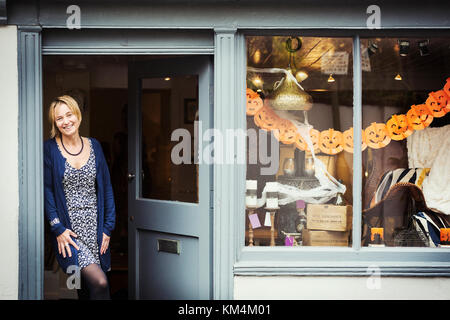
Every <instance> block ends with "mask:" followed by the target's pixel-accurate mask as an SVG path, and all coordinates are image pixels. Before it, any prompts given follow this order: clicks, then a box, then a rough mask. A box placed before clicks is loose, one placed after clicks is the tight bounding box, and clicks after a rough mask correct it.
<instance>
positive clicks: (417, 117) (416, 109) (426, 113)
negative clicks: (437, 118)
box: [406, 104, 433, 130]
mask: <svg viewBox="0 0 450 320" xmlns="http://www.w3.org/2000/svg"><path fill="white" fill-rule="evenodd" d="M406 119H407V121H408V125H409V127H410V128H413V129H414V130H422V129H424V128H426V127H428V126H429V125H430V123H431V122H432V121H433V115H432V114H431V111H430V110H429V109H428V107H427V106H426V105H425V104H419V105H412V106H411V109H409V111H408V112H407V113H406Z"/></svg>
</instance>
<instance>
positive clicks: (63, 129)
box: [54, 102, 81, 136]
mask: <svg viewBox="0 0 450 320" xmlns="http://www.w3.org/2000/svg"><path fill="white" fill-rule="evenodd" d="M54 112H55V125H56V127H57V128H58V130H59V132H60V133H61V134H62V135H63V136H72V135H74V134H78V128H79V127H80V123H81V121H80V119H78V117H77V116H76V114H75V112H74V111H73V110H71V109H70V108H69V107H68V106H67V104H65V103H63V102H61V103H59V104H57V105H56V106H55V111H54Z"/></svg>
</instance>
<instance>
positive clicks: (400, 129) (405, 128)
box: [386, 114, 414, 141]
mask: <svg viewBox="0 0 450 320" xmlns="http://www.w3.org/2000/svg"><path fill="white" fill-rule="evenodd" d="M386 128H387V130H388V132H389V136H390V137H391V139H392V140H396V141H399V140H403V139H405V138H406V137H409V136H410V135H411V134H412V133H413V131H414V130H413V129H412V128H410V126H409V124H408V119H407V118H406V115H404V114H400V115H395V114H394V115H393V116H392V117H391V118H390V119H389V120H388V122H387V123H386Z"/></svg>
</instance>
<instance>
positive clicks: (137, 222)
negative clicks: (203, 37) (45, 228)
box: [128, 56, 212, 299]
mask: <svg viewBox="0 0 450 320" xmlns="http://www.w3.org/2000/svg"><path fill="white" fill-rule="evenodd" d="M128 72H129V74H128V87H129V108H128V125H129V130H128V153H129V164H128V168H129V179H128V183H129V186H128V218H129V222H128V237H129V239H128V240H129V245H128V248H129V250H128V254H129V298H130V299H211V298H212V228H211V226H212V216H211V212H212V210H211V189H212V188H211V186H212V166H211V165H208V164H204V163H200V164H199V163H198V162H199V161H198V157H197V155H198V153H197V152H196V150H197V149H199V148H197V145H198V142H200V145H201V139H196V138H195V132H197V133H199V134H201V132H204V131H205V130H206V129H208V128H210V126H211V124H212V100H211V97H212V60H211V57H209V56H186V57H172V58H164V59H153V60H150V61H138V62H130V64H129V71H128ZM197 120H198V122H197ZM194 121H195V122H194ZM199 124H200V125H199ZM200 128H201V129H200ZM172 134H174V135H173V137H174V138H173V139H172ZM171 140H174V141H171ZM194 145H195V146H194ZM199 150H200V149H199ZM200 151H201V150H200ZM180 162H182V163H181V164H180Z"/></svg>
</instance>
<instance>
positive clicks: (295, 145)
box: [245, 36, 450, 248]
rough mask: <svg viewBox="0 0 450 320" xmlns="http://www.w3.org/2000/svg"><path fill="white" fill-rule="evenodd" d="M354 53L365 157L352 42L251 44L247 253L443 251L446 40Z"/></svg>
mask: <svg viewBox="0 0 450 320" xmlns="http://www.w3.org/2000/svg"><path fill="white" fill-rule="evenodd" d="M357 43H359V44H360V45H361V48H360V49H361V50H360V51H359V53H358V54H360V57H358V58H360V65H359V67H360V68H361V75H362V79H361V84H362V87H361V89H358V90H360V93H361V94H362V119H361V120H362V121H361V124H360V126H358V130H360V132H361V141H362V145H361V154H358V155H356V154H354V152H353V151H354V150H353V149H354V148H353V138H354V135H355V134H356V132H357V131H356V130H353V124H354V122H353V113H354V109H353V108H354V101H353V93H354V90H356V88H359V86H357V85H355V84H354V83H353V79H354V78H353V69H352V67H353V55H352V54H353V52H354V51H353V44H354V40H353V39H352V38H344V37H336V38H325V37H301V36H298V37H297V36H247V37H246V48H247V79H246V80H247V81H246V96H247V99H246V116H247V172H246V179H247V180H246V214H245V245H246V246H249V247H253V246H285V247H286V246H287V247H299V246H328V247H335V246H350V247H351V246H353V244H352V234H353V229H356V230H355V231H357V233H358V234H360V235H361V246H363V247H424V248H427V247H446V246H448V244H449V239H448V237H449V236H448V234H449V232H448V231H449V230H450V229H449V227H450V219H449V215H450V200H449V199H450V188H449V185H450V183H449V182H450V178H449V177H450V167H449V166H448V163H447V162H448V161H446V160H445V159H448V158H449V157H450V154H449V153H450V138H449V136H450V135H449V134H450V132H449V131H450V126H449V117H450V116H448V112H449V111H450V65H449V63H448V61H450V59H449V58H450V39H447V38H437V37H435V38H433V37H432V38H420V39H419V38H408V37H402V38H392V37H391V38H386V37H384V38H364V39H361V40H360V41H358V42H357ZM357 121H358V122H359V120H357ZM358 122H356V123H358ZM354 157H355V159H356V160H354ZM353 161H361V162H360V163H361V165H362V173H361V180H360V181H358V183H361V190H362V194H361V195H353V194H352V189H353ZM357 180H358V179H357V178H356V180H355V181H357ZM355 199H356V200H358V201H359V199H360V200H361V202H362V203H361V207H362V211H361V212H353V201H354V200H355ZM358 211H359V210H358ZM354 214H355V215H358V216H359V217H360V218H361V219H360V220H361V226H353V225H352V218H353V215H354ZM358 220H359V219H358ZM357 247H359V244H358V245H357Z"/></svg>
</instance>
